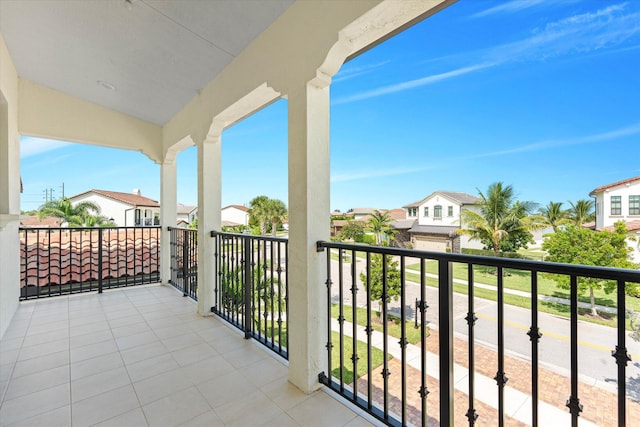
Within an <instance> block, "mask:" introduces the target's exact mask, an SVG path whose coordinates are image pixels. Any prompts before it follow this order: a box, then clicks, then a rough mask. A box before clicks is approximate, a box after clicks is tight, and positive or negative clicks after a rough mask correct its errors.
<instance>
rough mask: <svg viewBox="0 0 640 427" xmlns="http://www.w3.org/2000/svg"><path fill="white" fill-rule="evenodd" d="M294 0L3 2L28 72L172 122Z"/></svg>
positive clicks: (12, 47)
mask: <svg viewBox="0 0 640 427" xmlns="http://www.w3.org/2000/svg"><path fill="white" fill-rule="evenodd" d="M292 3H293V0H244V1H237V0H215V1H180V0H131V2H126V1H125V0H105V1H79V0H74V1H72V0H29V1H24V0H0V31H1V32H2V34H3V36H4V38H5V42H6V44H7V46H8V49H9V53H10V55H11V56H12V58H13V60H14V63H15V66H16V68H17V71H18V74H19V76H20V77H21V78H23V79H26V80H31V81H33V82H35V83H38V84H41V85H44V86H47V87H50V88H52V89H55V90H58V91H61V92H64V93H67V94H69V95H73V96H75V97H77V98H80V99H83V100H86V101H90V102H93V103H96V104H99V105H102V106H104V107H107V108H110V109H113V110H116V111H119V112H122V113H125V114H127V115H131V116H134V117H137V118H140V119H143V120H146V121H149V122H151V123H155V124H157V125H162V124H165V123H166V122H167V121H168V120H169V119H170V118H171V117H172V116H173V115H174V114H176V113H177V112H178V111H180V109H182V107H183V106H184V105H185V104H186V103H187V102H188V101H189V100H190V99H191V98H193V96H195V95H196V94H197V93H198V91H200V90H201V89H202V88H203V87H204V86H205V85H206V84H207V83H208V82H209V81H211V80H212V79H213V78H215V77H216V75H217V74H218V73H219V72H220V71H221V70H222V69H224V67H225V66H227V65H228V64H229V63H230V62H231V61H232V60H233V59H234V58H235V57H236V56H237V55H238V54H239V53H240V52H241V51H242V50H243V49H244V48H245V47H247V45H248V44H249V43H251V41H252V40H253V39H255V38H256V37H257V36H258V35H259V34H260V33H261V32H263V31H264V30H265V29H266V28H267V27H268V26H269V25H271V23H273V22H274V21H275V20H276V19H277V18H278V17H279V16H280V15H281V14H282V13H283V12H284V11H285V10H286V9H287V8H288V7H289V6H290V5H291V4H292Z"/></svg>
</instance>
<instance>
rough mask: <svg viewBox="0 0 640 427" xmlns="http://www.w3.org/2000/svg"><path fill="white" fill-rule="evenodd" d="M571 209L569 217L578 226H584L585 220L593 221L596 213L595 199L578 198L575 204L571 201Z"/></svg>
mask: <svg viewBox="0 0 640 427" xmlns="http://www.w3.org/2000/svg"><path fill="white" fill-rule="evenodd" d="M569 204H570V205H571V209H569V218H570V219H571V220H572V221H573V223H574V224H575V225H577V226H578V227H582V224H584V223H585V222H589V221H593V220H594V218H595V214H594V212H593V200H585V199H581V200H578V201H577V202H576V203H575V204H574V203H573V202H569Z"/></svg>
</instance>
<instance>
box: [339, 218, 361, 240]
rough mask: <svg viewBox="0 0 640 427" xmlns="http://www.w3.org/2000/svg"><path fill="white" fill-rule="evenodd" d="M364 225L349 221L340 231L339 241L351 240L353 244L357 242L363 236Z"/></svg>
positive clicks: (359, 222)
mask: <svg viewBox="0 0 640 427" xmlns="http://www.w3.org/2000/svg"><path fill="white" fill-rule="evenodd" d="M364 231H365V224H364V223H363V222H362V221H356V220H351V221H347V223H346V224H345V225H344V226H343V227H342V230H340V234H339V236H340V240H348V239H352V240H353V241H354V242H359V241H361V240H362V236H364Z"/></svg>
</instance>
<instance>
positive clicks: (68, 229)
mask: <svg viewBox="0 0 640 427" xmlns="http://www.w3.org/2000/svg"><path fill="white" fill-rule="evenodd" d="M159 228H160V226H159V225H152V226H148V227H144V226H127V227H117V226H116V227H20V228H19V230H20V231H76V230H83V231H84V230H101V229H102V230H128V229H136V230H137V229H144V230H154V229H159Z"/></svg>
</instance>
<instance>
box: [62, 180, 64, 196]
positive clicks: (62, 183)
mask: <svg viewBox="0 0 640 427" xmlns="http://www.w3.org/2000/svg"><path fill="white" fill-rule="evenodd" d="M62 198H63V199H64V182H63V183H62Z"/></svg>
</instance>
